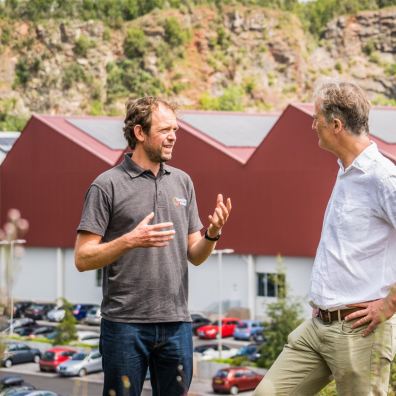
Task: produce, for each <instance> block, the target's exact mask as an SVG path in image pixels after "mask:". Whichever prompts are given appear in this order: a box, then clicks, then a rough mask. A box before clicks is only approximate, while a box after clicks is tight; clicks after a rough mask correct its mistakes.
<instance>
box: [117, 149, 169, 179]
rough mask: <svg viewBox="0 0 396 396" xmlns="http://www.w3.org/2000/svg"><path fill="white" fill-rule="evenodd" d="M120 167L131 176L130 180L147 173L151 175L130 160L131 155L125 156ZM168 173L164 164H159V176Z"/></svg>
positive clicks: (167, 168)
mask: <svg viewBox="0 0 396 396" xmlns="http://www.w3.org/2000/svg"><path fill="white" fill-rule="evenodd" d="M121 165H122V167H123V168H124V169H125V171H126V172H127V173H128V174H129V176H131V177H132V178H135V177H139V176H141V175H143V174H145V173H149V174H151V175H152V173H151V171H149V170H147V169H143V168H142V167H140V166H139V165H138V164H137V163H136V162H135V161H134V160H133V159H132V153H127V154H125V156H124V160H123V161H122V163H121ZM169 173H170V169H169V167H168V166H167V165H165V164H164V163H161V164H160V171H159V175H164V174H169Z"/></svg>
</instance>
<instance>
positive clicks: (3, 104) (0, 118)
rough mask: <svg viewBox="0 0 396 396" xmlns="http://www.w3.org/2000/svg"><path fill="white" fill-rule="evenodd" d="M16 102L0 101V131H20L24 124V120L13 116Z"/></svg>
mask: <svg viewBox="0 0 396 396" xmlns="http://www.w3.org/2000/svg"><path fill="white" fill-rule="evenodd" d="M15 106H16V100H15V99H3V100H0V131H21V130H22V129H23V128H24V127H25V124H26V121H27V120H26V118H25V117H20V116H17V115H14V114H13V112H15Z"/></svg>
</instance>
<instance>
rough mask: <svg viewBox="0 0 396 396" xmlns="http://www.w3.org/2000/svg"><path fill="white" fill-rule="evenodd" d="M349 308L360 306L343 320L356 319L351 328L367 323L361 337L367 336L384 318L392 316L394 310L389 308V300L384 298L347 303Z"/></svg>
mask: <svg viewBox="0 0 396 396" xmlns="http://www.w3.org/2000/svg"><path fill="white" fill-rule="evenodd" d="M348 307H349V308H361V309H360V310H358V311H356V312H353V313H351V314H349V315H348V316H347V317H346V318H345V320H347V321H349V320H353V319H359V320H357V321H356V322H355V323H354V324H353V325H352V328H353V329H355V328H356V327H359V326H363V325H365V324H368V327H367V328H366V330H364V332H363V337H366V336H368V335H369V334H370V333H371V332H372V331H374V329H375V328H376V327H377V326H378V325H379V324H380V323H381V322H384V321H385V320H387V319H389V318H390V317H392V316H393V314H394V310H393V309H392V308H391V305H390V304H389V301H388V300H387V299H386V298H381V299H379V300H374V301H368V302H364V303H360V304H351V305H348Z"/></svg>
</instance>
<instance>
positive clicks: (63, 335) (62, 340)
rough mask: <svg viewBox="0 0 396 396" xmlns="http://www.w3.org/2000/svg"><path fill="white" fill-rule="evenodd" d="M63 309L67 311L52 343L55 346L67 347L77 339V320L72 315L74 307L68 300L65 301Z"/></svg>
mask: <svg viewBox="0 0 396 396" xmlns="http://www.w3.org/2000/svg"><path fill="white" fill-rule="evenodd" d="M63 307H64V309H65V317H64V318H63V320H62V321H61V322H60V323H59V325H58V327H57V330H58V332H57V334H56V337H55V338H54V340H53V342H52V344H53V345H65V344H68V343H69V342H70V341H73V340H76V339H77V332H76V323H77V320H76V318H75V317H74V316H73V313H72V310H73V306H72V305H71V304H70V303H69V302H68V301H67V300H66V299H63Z"/></svg>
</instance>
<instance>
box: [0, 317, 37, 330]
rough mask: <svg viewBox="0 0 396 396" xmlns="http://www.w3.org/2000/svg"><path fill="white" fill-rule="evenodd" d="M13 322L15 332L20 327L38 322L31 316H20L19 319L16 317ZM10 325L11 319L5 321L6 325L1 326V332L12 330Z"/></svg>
mask: <svg viewBox="0 0 396 396" xmlns="http://www.w3.org/2000/svg"><path fill="white" fill-rule="evenodd" d="M12 323H13V326H12V328H13V331H14V332H15V330H17V329H20V328H22V327H26V326H32V325H34V324H35V323H36V321H35V320H34V319H31V318H18V319H14V320H13V321H12ZM10 327H11V321H10V320H8V321H7V322H6V323H5V326H3V327H2V328H1V332H2V333H8V332H9V331H10Z"/></svg>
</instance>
